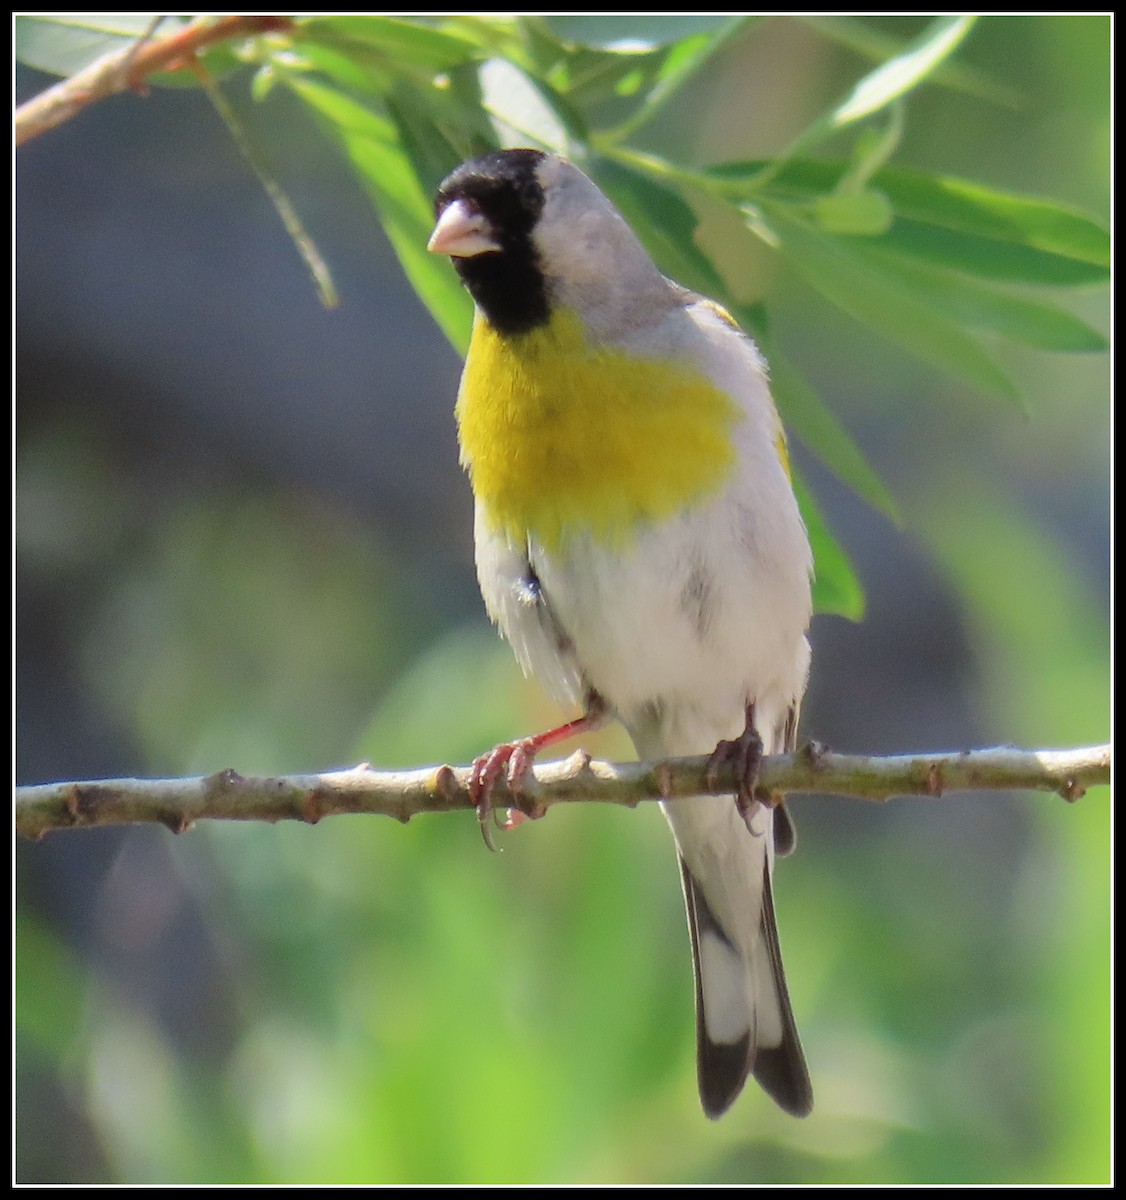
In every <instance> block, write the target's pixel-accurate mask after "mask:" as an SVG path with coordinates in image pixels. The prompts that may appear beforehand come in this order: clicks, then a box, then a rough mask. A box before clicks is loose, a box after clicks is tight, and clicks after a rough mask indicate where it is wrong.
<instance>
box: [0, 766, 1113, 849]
mask: <svg viewBox="0 0 1126 1200" xmlns="http://www.w3.org/2000/svg"><path fill="white" fill-rule="evenodd" d="M707 761H708V760H707V758H706V757H699V758H680V759H669V760H667V761H663V762H650V763H622V764H616V763H606V762H596V761H592V760H591V758H590V757H589V755H587V754H585V753H584V752H583V751H581V750H580V751H578V752H577V753H575V754H573V755H571V757H570V758H568V759H566V760H565V761H562V762H554V763H545V764H544V765H542V766H538V767H536V768H534V770H533V772H532V773H531V774H530V776H529V777H528V779H527V782H526V785H525V787H524V789H523V791H522V793H521V795H520V796H513V795H511V794H510V793H509V792H508V791H507V789H506V786H505V784H504V782H503V781H501V782H500V783H498V785H497V789H496V794H495V800H496V802H497V804H498V805H506V804H507V805H511V806H512V807H514V808H518V809H520V810H521V811H523V812H526V813H539V812H542V811H543V810H544V809H546V808H548V807H550V806H551V805H552V804H563V803H574V802H601V803H605V804H624V805H627V806H630V807H632V806H634V805H636V804H638V803H640V802H641V801H645V800H660V799H673V798H676V797H687V796H696V795H702V794H704V793H707V792H714V793H717V794H720V795H722V794H725V793H728V792H734V791H735V778H734V773H733V771H732V770H731V769H727V768H725V769H723V770H721V771H719V772H718V774H717V777H716V780H715V784H714V786H712V787H709V786H708V783H707V781H706V780H705V773H706V768H707ZM1110 764H1111V750H1110V746H1109V744H1108V745H1105V746H1091V747H1085V748H1081V749H1074V750H1017V749H1013V748H1010V747H998V748H996V749H991V750H965V751H961V752H954V753H942V754H926V755H897V756H894V757H887V758H867V757H863V756H860V755H850V754H834V753H832V752H830V751H829V750H827V749H826V748H825V747H824V746H821V745H819V744H818V743H816V742H810V743H809V744H808V745H807V746H805V747H803V748H802V749H801V750H799V751H798V752H797V753H795V754H779V755H773V756H771V757H769V758H767V759H765V760H764V761H763V764H762V771H761V773H760V775H759V790H760V791H761V792H765V793H769V794H771V795H772V796H782V795H795V794H799V793H803V792H820V793H829V794H833V795H840V796H852V797H856V798H858V799H863V800H869V801H873V802H876V803H883V802H884V801H887V800H890V799H891V798H892V797H894V796H932V797H938V796H943V795H945V794H946V793H948V792H956V791H996V790H1001V789H1010V788H1021V789H1031V790H1034V791H1042V792H1054V793H1056V794H1057V795H1059V796H1062V797H1063V798H1064V799H1065V800H1068V801H1074V800H1078V799H1079V797H1080V796H1082V795H1083V793H1084V792H1085V791H1086V789H1087V788H1089V787H1093V786H1096V785H1099V784H1109V783H1110ZM469 778H470V769H469V768H468V767H458V768H454V767H448V766H442V767H425V768H422V769H419V770H414V771H376V770H374V769H372V767H371V766H369V765H368V764H367V763H363V764H361V765H360V766H358V767H353V768H351V769H350V770H345V771H330V772H327V773H324V774H320V775H288V776H282V777H276V778H274V777H260V778H248V777H246V776H243V775H240V774H239V773H238V772H237V771H234V770H225V771H219V772H217V773H216V774H214V775H207V776H200V777H197V778H193V779H154V780H141V779H108V780H101V781H92V782H86V783H50V784H42V785H37V786H31V787H18V788H16V800H15V809H16V832H17V833H19V834H21V835H22V836H24V837H30V838H38V837H41V836H42V835H43V834H44V833H47V832H48V831H49V830H53V829H73V828H85V827H87V826H92V825H120V824H127V823H133V822H144V823H153V822H155V823H158V824H162V825H166V826H167V827H168V828H169V829H171V830H173V832H175V833H182V832H184V831H185V830H186V829H188V828H190V827H191V825H192V824H193V822H195V821H199V820H222V821H282V820H295V821H306V822H308V823H309V824H314V823H315V822H317V821H319V820H320V819H321V818H322V817H328V816H335V815H337V814H339V813H381V814H383V815H385V816H390V817H396V818H397V819H398V820H400V821H404V822H405V821H409V820H410V818H411V817H413V816H415V815H416V814H418V813H426V812H453V811H461V810H466V809H470V808H472V801H471V800H470V798H469V788H468V785H469Z"/></svg>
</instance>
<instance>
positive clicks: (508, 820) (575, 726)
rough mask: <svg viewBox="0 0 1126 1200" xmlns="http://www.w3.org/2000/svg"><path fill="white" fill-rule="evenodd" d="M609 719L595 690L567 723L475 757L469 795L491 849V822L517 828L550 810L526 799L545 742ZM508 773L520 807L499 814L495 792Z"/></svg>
mask: <svg viewBox="0 0 1126 1200" xmlns="http://www.w3.org/2000/svg"><path fill="white" fill-rule="evenodd" d="M605 720H606V708H605V705H604V704H603V703H602V700H601V698H600V697H599V696H597V695H596V694H595V693H593V692H592V693H591V694H590V695H589V696H588V697H587V707H586V712H584V713H583V715H582V716H581V717H578V718H577V719H576V720H574V721H568V722H567V724H566V725H559V726H557V727H556V728H555V729H548V730H547V731H546V732H544V733H537V734H534V735H533V736H532V737H526V738H520V739H518V740H517V741H515V742H502V743H501V744H500V745H499V746H495V747H494V748H493V749H492V750H490V751H489V752H488V753H487V754H482V755H481V756H480V758H477V759H474V761H473V768H472V771H471V772H470V776H469V798H470V799H471V800H472V801H473V806H474V807H475V808H476V809H477V820H478V821H479V822H480V825H481V836H482V837H483V838H484V839H485V845H486V846H488V848H489V849H490V850H495V849H496V846H494V845H493V838H492V831H491V829H490V826H491V825H492V824H493V823H496V824H497V825H499V826H500V828H501V829H515V828H516V826H517V825H520V824H521V823H522V822H524V821H526V820H528V819H531V820H538V819H539V818H540V817H542V816H543V815H544V813H546V812H547V806H546V805H545V804H539V803H535V802H529V801H528V800H527V799H526V787H527V782H528V776H529V774H530V773H531V770H532V766H533V764H534V763H535V761H536V755H537V754H538V753H539V752H540V751H541V750H542V749H543V748H544V747H545V746H554V745H555V743H556V742H562V741H566V739H567V738H569V737H574V736H575V735H576V734H579V733H585V732H587V731H588V730H591V729H597V728H598V727H599V726H600V725H602V724H603V722H604V721H605ZM502 775H503V776H504V777H505V784H506V787H507V789H508V794H509V796H510V797H512V798H513V799H515V800H517V801H518V802H519V805H520V807H519V808H507V809H505V812H504V816H503V817H500V818H498V817H497V815H496V814H497V810H496V807H495V805H494V804H493V792H494V791H495V790H496V786H497V784H498V783H499V782H500V779H501V776H502Z"/></svg>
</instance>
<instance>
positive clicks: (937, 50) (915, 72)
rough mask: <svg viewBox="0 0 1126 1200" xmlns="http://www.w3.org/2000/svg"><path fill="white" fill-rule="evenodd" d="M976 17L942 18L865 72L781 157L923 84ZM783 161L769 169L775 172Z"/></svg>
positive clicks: (793, 153) (948, 54) (789, 155)
mask: <svg viewBox="0 0 1126 1200" xmlns="http://www.w3.org/2000/svg"><path fill="white" fill-rule="evenodd" d="M976 20H977V18H976V17H973V16H946V17H939V18H937V19H936V20H935V21H933V22H932V23H931V24H930V25H928V26H927V28H926V29H925V30H924V31H923V32H922V33H921V34H920V35H919V36H918V37H917V38H915V39H914V40H913V41H911V42H909V43H908V45H907V48H906V49H905V50H904V51H903V53H901V54H898V55H896V57H895V58H892V59H890V60H889V61H887V62H885V63H881V64H880V66H878V67H877V68H876V69H875V70H874V71H872V72H870V73H869V74H868V75H865V76H864V78H863V79H861V80H860V81H859V83H857V84H856V85H855V86H854V87H853V88H852V89H851V90H850V91H849V93H848V95H846V96H845V97H844V98H843V99H842V100H840V101H839V102H838V103H837V104H835V105H834V106H833V107H832V108H831V109H830V110H829V111H828V112H826V113H824V114H822V115H821V116H820V117H818V118H817V120H815V121H814V122H813V123H812V124H811V125H809V126H808V127H807V128H806V129H805V130H804V131H803V132H802V133H800V134H798V136H797V137H796V138H795V139H794V140H793V141H792V142H791V143H790V145H789V146H788V147H787V149H786V151H785V152H784V154H783V155H782V156H781V160H785V159H789V158H792V157H793V156H794V155H796V154H798V153H799V152H800V153H804V152H806V151H808V150H809V149H811V148H812V147H813V146H816V145H818V144H819V143H821V142H823V141H825V140H826V139H827V138H829V137H831V136H832V135H833V134H835V133H837V132H838V131H839V130H841V129H844V128H846V127H847V126H849V125H852V124H855V123H856V122H857V121H860V120H863V119H864V118H865V117H870V116H872V115H873V113H877V112H879V111H880V110H881V109H882V108H886V107H887V106H888V105H889V104H891V103H893V102H894V101H896V100H898V99H899V98H900V97H901V96H904V95H906V94H907V93H908V92H910V91H911V90H912V89H914V88H916V87H918V86H919V84H921V83H922V82H923V81H924V80H925V79H926V78H927V76H928V75H930V74H931V73H932V72H933V71H934V70H935V69H936V68H937V67H938V66H939V65H940V64H941V63H942V62H943V61H945V59H947V58H948V57H949V56H950V55H951V54H953V52H954V51H955V50H956V49H957V48H958V46H959V45H961V43H962V40H963V39H964V38H965V36H966V34H967V33H969V31H970V29H971V28H973V24H974V21H976ZM781 160H780V161H778V162H776V163H775V164H774V165H773V166H771V167H769V168H768V173H769V174H775V173H776V172H777V171H778V170H779V169H780V167H781Z"/></svg>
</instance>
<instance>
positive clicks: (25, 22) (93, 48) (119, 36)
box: [15, 13, 188, 75]
mask: <svg viewBox="0 0 1126 1200" xmlns="http://www.w3.org/2000/svg"><path fill="white" fill-rule="evenodd" d="M162 18H163V19H162ZM157 21H159V22H160V24H159V26H158V27H157V28H158V32H159V33H160V34H161V35H162V36H163V35H165V34H169V33H174V32H175V31H176V30H177V29H182V28H183V27H184V26H186V25H187V24H188V22H187V21H186V20H185V19H184V18H182V17H175V16H169V15H167V14H162V13H36V14H35V15H34V16H19V17H17V18H16V23H15V52H16V58H17V59H18V60H19V61H20V62H22V63H26V64H27V65H28V66H29V67H35V68H36V69H38V70H40V71H49V72H51V73H52V74H54V75H73V74H75V73H76V72H77V71H81V70H82V69H83V68H84V67H88V66H89V65H90V64H91V63H93V62H96V61H97V60H98V59H99V58H101V57H103V56H104V55H106V54H110V53H112V52H114V51H119V50H124V49H126V48H127V47H129V46H131V45H132V44H133V43H135V42H136V41H137V39H138V38H140V37H142V36H144V34H146V33H148V32H149V31H150V30H151V29H152V28H153V27H154V24H155V23H156V22H157Z"/></svg>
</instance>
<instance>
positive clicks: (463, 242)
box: [426, 200, 500, 258]
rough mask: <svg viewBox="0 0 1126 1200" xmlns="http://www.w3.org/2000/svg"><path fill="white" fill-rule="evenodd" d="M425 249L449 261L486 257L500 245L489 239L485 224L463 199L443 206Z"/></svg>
mask: <svg viewBox="0 0 1126 1200" xmlns="http://www.w3.org/2000/svg"><path fill="white" fill-rule="evenodd" d="M426 249H427V250H431V251H433V252H434V253H435V254H448V255H450V256H451V257H452V258H473V257H474V256H475V255H477V254H489V253H491V252H492V251H495V250H499V249H500V246H499V245H497V243H496V242H495V241H494V240H493V238H492V237H490V236H489V223H488V221H486V220H485V218H484V217H483V216H482V215H481V214H480V213H479V212H475V211H474V210H473V209H471V208H470V207H469V205H468V204H466V202H465V201H464V200H455V201H454V202H453V203H452V204H448V205H446V207H445V208H444V209H443V210H442V215H441V216H440V217H439V218H438V224H437V225H435V226H434V232H433V233H432V234H431V235H430V241H428V242H427V243H426Z"/></svg>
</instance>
